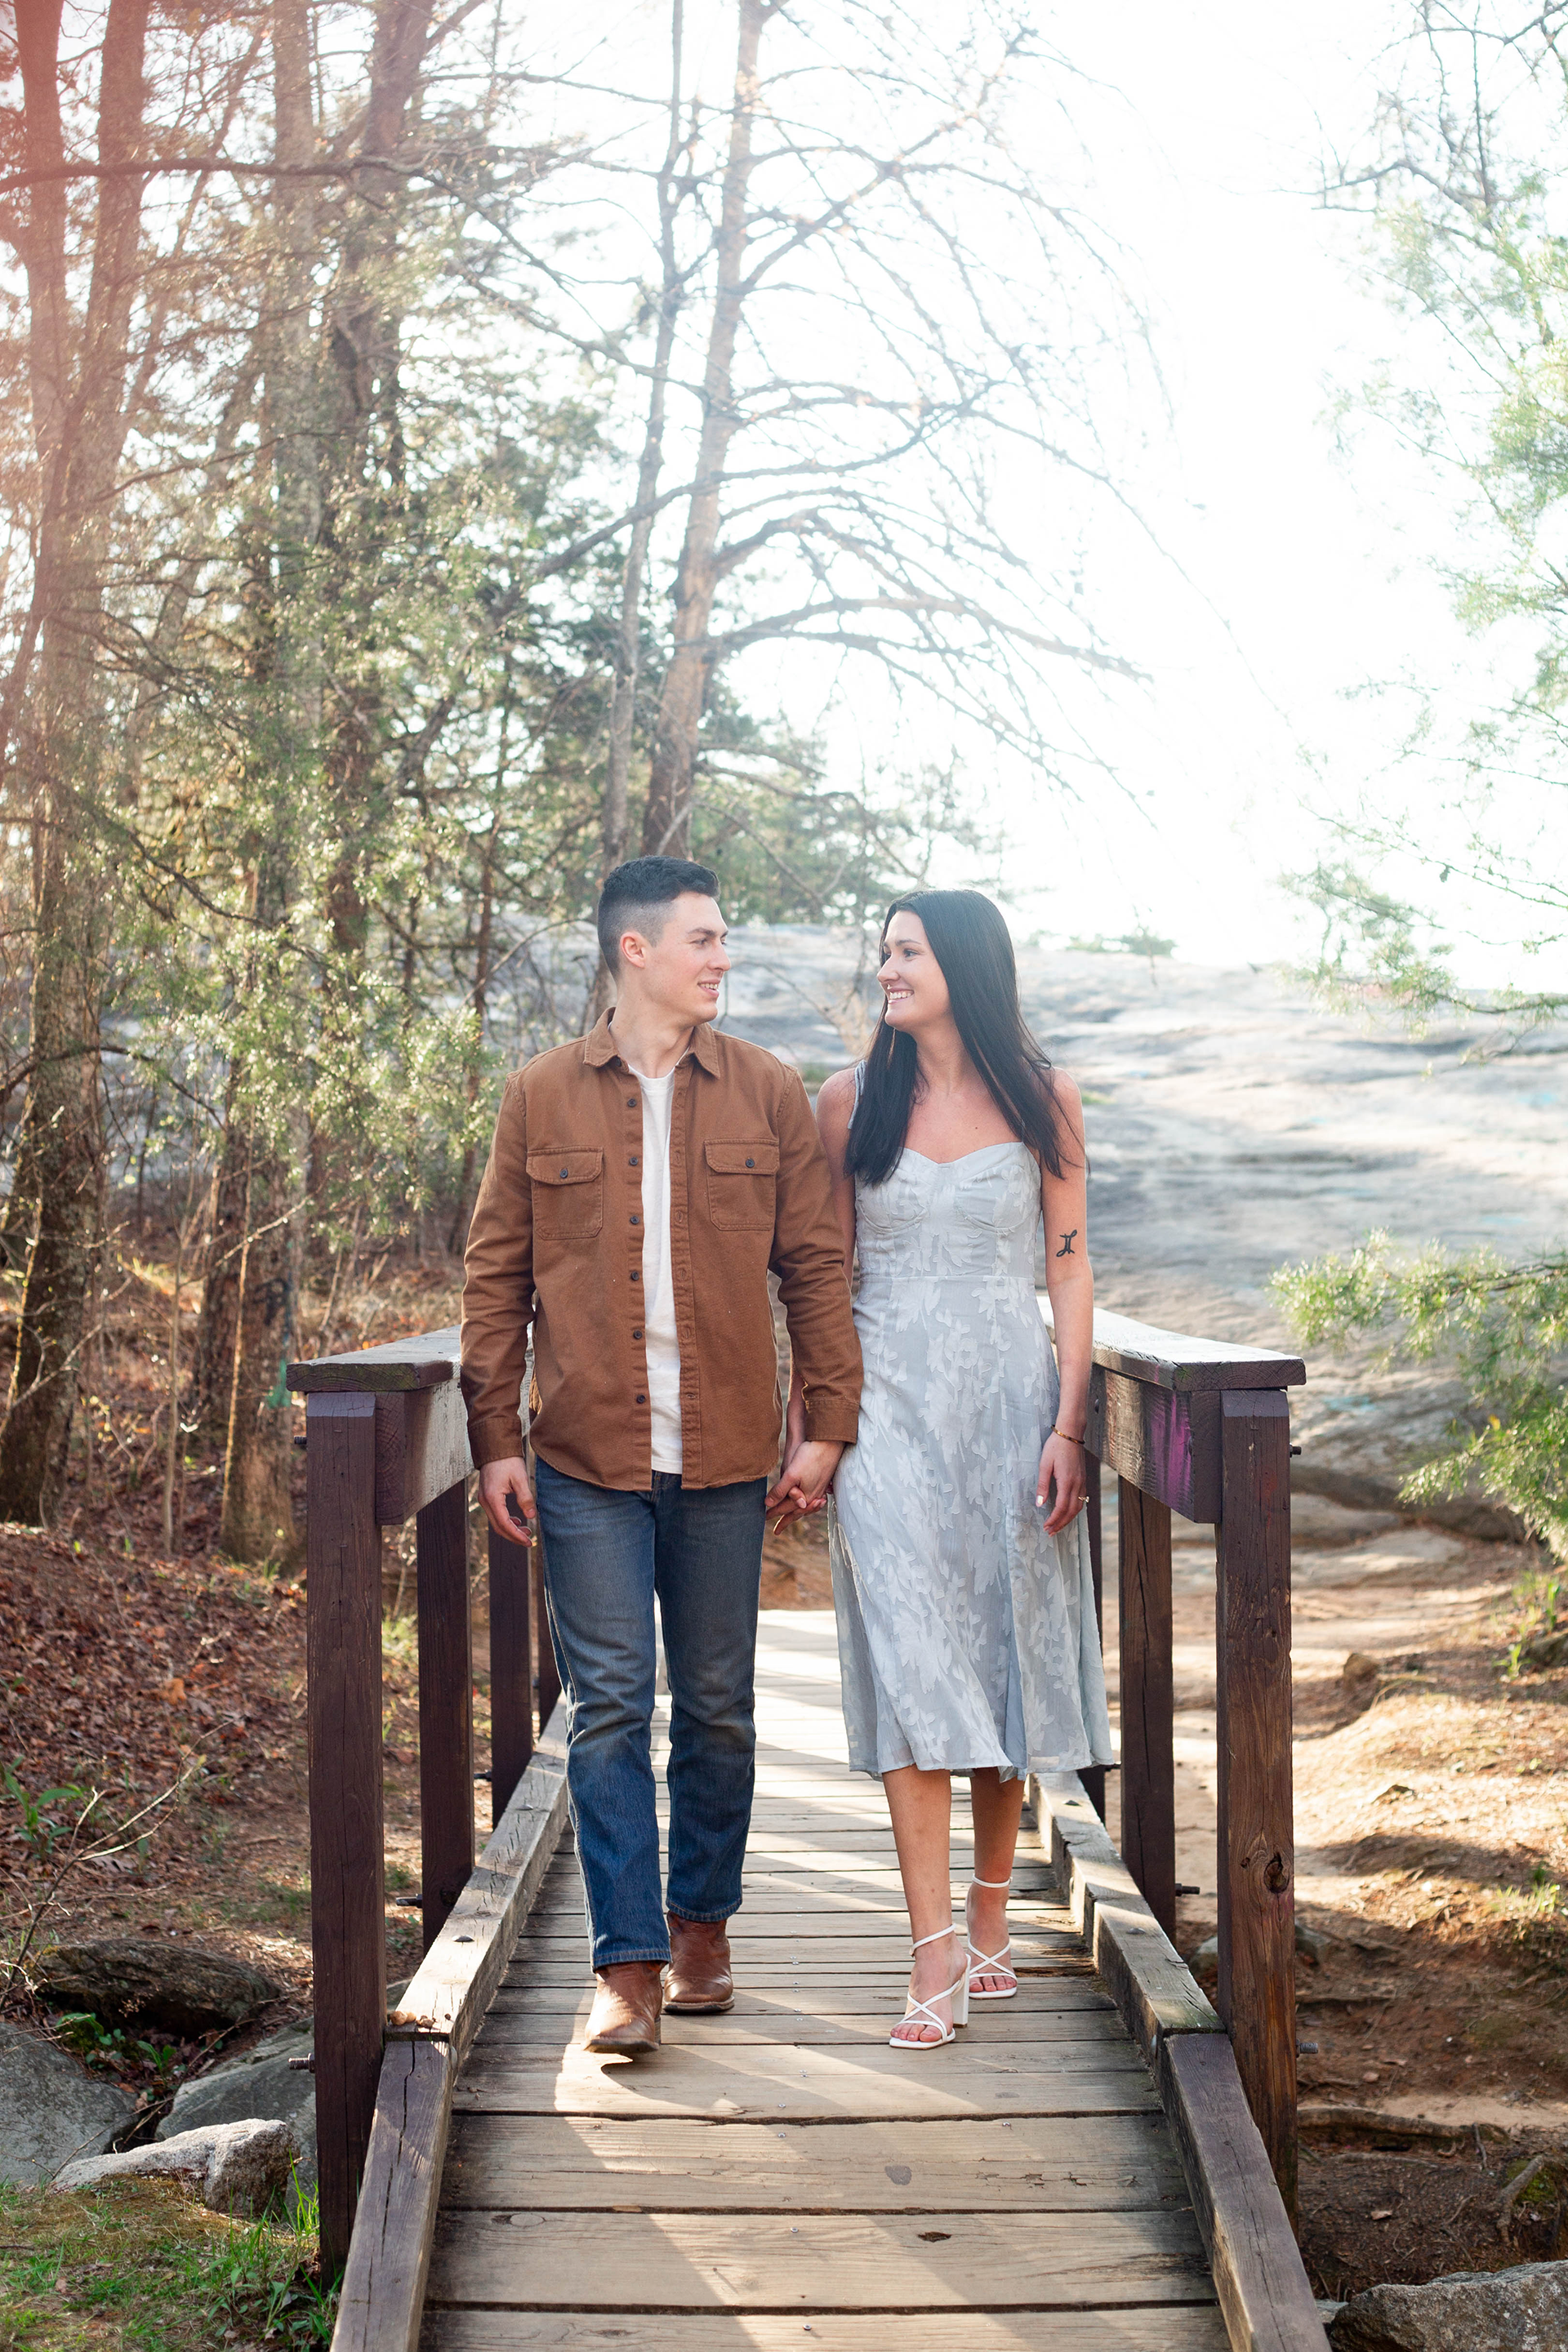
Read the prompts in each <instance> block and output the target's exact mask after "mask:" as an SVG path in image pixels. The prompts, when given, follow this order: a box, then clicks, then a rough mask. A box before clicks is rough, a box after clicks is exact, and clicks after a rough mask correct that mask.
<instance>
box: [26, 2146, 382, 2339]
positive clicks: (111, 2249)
mask: <svg viewBox="0 0 1568 2352" xmlns="http://www.w3.org/2000/svg"><path fill="white" fill-rule="evenodd" d="M336 2301H337V2297H336V2293H335V2290H326V2291H324V2290H323V2289H322V2287H321V2284H320V2283H319V2281H318V2278H317V2248H316V2234H315V2213H314V2204H313V2200H306V2201H304V2202H303V2203H302V2204H301V2206H300V2212H299V2216H298V2221H297V2224H290V2223H289V2222H287V2221H282V2220H272V2219H268V2220H263V2221H230V2220H228V2219H227V2218H226V2217H225V2216H224V2215H223V2214H220V2213H209V2212H208V2211H207V2210H206V2209H205V2206H203V2205H201V2204H199V2203H198V2202H196V2200H195V2199H193V2198H192V2197H191V2196H189V2195H188V2194H187V2193H186V2192H185V2191H184V2190H183V2189H180V2188H179V2187H178V2186H177V2185H176V2184H175V2183H174V2182H171V2181H166V2180H113V2181H105V2182H104V2183H102V2185H101V2186H100V2187H99V2188H96V2189H72V2190H69V2191H67V2192H63V2193H60V2192H57V2191H54V2190H52V2189H17V2188H15V2187H11V2186H7V2185H4V2184H0V2352H78V2347H86V2346H88V2345H91V2346H94V2347H105V2346H112V2347H117V2352H118V2347H125V2352H216V2347H219V2346H224V2347H233V2346H234V2345H235V2344H240V2345H246V2344H256V2345H259V2344H261V2343H262V2342H263V2341H267V2342H269V2343H272V2344H278V2345H281V2346H283V2347H300V2352H305V2347H310V2346H315V2345H325V2344H327V2343H329V2342H330V2341H331V2331H332V2323H333V2319H334V2317H335V2313H336Z"/></svg>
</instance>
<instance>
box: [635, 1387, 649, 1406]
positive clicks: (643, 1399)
mask: <svg viewBox="0 0 1568 2352" xmlns="http://www.w3.org/2000/svg"><path fill="white" fill-rule="evenodd" d="M637 1402H638V1404H647V1397H645V1396H644V1394H643V1392H642V1391H641V1389H639V1390H638V1391H637Z"/></svg>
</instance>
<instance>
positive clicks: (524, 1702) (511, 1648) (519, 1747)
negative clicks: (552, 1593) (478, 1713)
mask: <svg viewBox="0 0 1568 2352" xmlns="http://www.w3.org/2000/svg"><path fill="white" fill-rule="evenodd" d="M489 1538H490V1544H489V1576H490V1825H491V1827H492V1828H493V1827H494V1825H495V1824H496V1822H499V1821H500V1817H501V1815H502V1814H503V1813H504V1812H505V1811H506V1809H507V1807H508V1805H510V1802H511V1795H512V1790H514V1789H515V1788H516V1786H517V1784H518V1782H519V1781H520V1780H521V1778H522V1776H523V1774H524V1773H525V1772H526V1771H527V1769H528V1765H529V1759H530V1758H531V1756H532V1754H533V1659H532V1649H533V1644H532V1641H531V1637H530V1633H529V1622H528V1621H529V1559H528V1547H527V1545H526V1544H514V1543H508V1542H507V1540H506V1538H505V1537H504V1536H498V1535H497V1533H496V1531H495V1529H494V1528H491V1529H490V1531H489Z"/></svg>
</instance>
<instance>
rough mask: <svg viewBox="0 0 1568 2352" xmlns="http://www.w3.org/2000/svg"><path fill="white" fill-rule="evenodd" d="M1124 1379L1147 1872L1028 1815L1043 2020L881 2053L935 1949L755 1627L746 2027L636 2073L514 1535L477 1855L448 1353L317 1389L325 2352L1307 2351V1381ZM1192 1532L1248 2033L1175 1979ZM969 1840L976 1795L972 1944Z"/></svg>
mask: <svg viewBox="0 0 1568 2352" xmlns="http://www.w3.org/2000/svg"><path fill="white" fill-rule="evenodd" d="M1096 1365H1097V1369H1096V1372H1095V1375H1094V1383H1093V1398H1092V1404H1091V1420H1090V1432H1089V1433H1090V1438H1091V1442H1092V1444H1093V1445H1094V1448H1095V1452H1096V1454H1097V1456H1098V1457H1099V1459H1100V1460H1103V1461H1105V1462H1108V1463H1109V1464H1110V1465H1111V1466H1112V1467H1113V1468H1114V1469H1115V1470H1116V1471H1117V1472H1118V1474H1119V1476H1120V1480H1121V1486H1120V1510H1121V1578H1120V1595H1119V1606H1120V1612H1121V1722H1122V1763H1121V1770H1122V1776H1123V1779H1122V1803H1121V1818H1122V1822H1123V1825H1124V1826H1123V1841H1124V1844H1125V1847H1126V1854H1125V1858H1124V1857H1123V1856H1122V1855H1121V1854H1119V1853H1117V1851H1116V1850H1115V1848H1114V1847H1113V1846H1112V1844H1111V1843H1110V1839H1109V1838H1108V1836H1107V1834H1106V1832H1105V1830H1104V1827H1103V1825H1102V1821H1101V1818H1100V1816H1101V1813H1102V1811H1103V1792H1102V1785H1101V1786H1096V1785H1092V1783H1094V1782H1097V1781H1098V1782H1102V1776H1099V1775H1093V1776H1090V1775H1086V1776H1085V1779H1086V1780H1089V1781H1090V1783H1091V1785H1090V1786H1089V1787H1088V1788H1086V1787H1085V1786H1084V1785H1083V1784H1082V1783H1080V1782H1079V1780H1077V1779H1075V1778H1072V1777H1071V1776H1067V1777H1065V1778H1063V1779H1062V1780H1058V1781H1055V1782H1052V1783H1050V1784H1041V1783H1038V1782H1034V1783H1031V1787H1030V1792H1029V1793H1030V1814H1029V1816H1027V1817H1026V1829H1025V1832H1024V1837H1023V1840H1022V1842H1021V1844H1020V1850H1019V1860H1018V1867H1017V1870H1016V1874H1015V1880H1014V1885H1015V1890H1016V1892H1015V1899H1014V1904H1013V1908H1012V1911H1011V1915H1010V1916H1011V1926H1012V1931H1013V1938H1014V1950H1015V1956H1016V1960H1017V1963H1018V1967H1019V1972H1020V1978H1021V1990H1020V1994H1019V1998H1018V1999H1017V2000H1016V2001H1014V2002H1012V2003H1008V2004H1005V2005H1001V2006H998V2007H996V2008H994V2009H993V2010H991V2011H972V2017H973V2022H972V2023H971V2025H970V2026H969V2027H968V2028H967V2029H966V2030H965V2031H964V2032H963V2033H962V2034H961V2035H960V2036H959V2038H958V2041H957V2042H955V2043H954V2044H953V2045H952V2046H951V2047H946V2048H942V2049H939V2050H934V2051H931V2052H929V2053H920V2054H911V2053H907V2052H900V2051H896V2050H892V2049H889V2047H888V2046H887V2034H888V2030H889V2025H890V2023H891V2022H892V2021H894V2020H895V2019H896V2018H897V2016H898V2015H899V2013H900V2007H901V1994H902V1987H903V1984H904V1980H905V1977H906V1974H907V1969H908V1933H909V1930H908V1923H907V1920H906V1917H905V1914H904V1910H903V1904H902V1898H901V1895H900V1885H899V1878H898V1872H897V1867H896V1862H895V1857H894V1853H893V1844H892V1839H891V1835H890V1833H889V1827H888V1819H887V1811H886V1807H885V1804H884V1802H883V1801H882V1797H881V1793H880V1790H879V1789H878V1787H877V1785H876V1784H875V1782H873V1781H870V1780H865V1779H863V1778H855V1777H852V1776H851V1775H850V1774H849V1772H848V1770H847V1766H846V1763H845V1757H844V1746H843V1729H842V1723H841V1720H840V1717H839V1712H838V1682H837V1652H836V1645H835V1641H834V1634H833V1628H832V1623H831V1621H830V1620H829V1619H828V1618H826V1616H824V1615H820V1614H817V1613H815V1612H772V1613H770V1614H768V1615H766V1616H764V1619H763V1634H762V1641H761V1644H760V1649H759V1658H758V1692H757V1696H758V1741H759V1748H758V1780H757V1801H756V1809H755V1813H754V1817H753V1825H752V1838H751V1843H750V1847H749V1850H748V1857H747V1868H746V1879H745V1895H744V1902H743V1906H742V1911H741V1913H740V1914H739V1916H738V1917H737V1919H736V1920H735V1921H734V1922H733V1924H732V1930H731V1933H732V1942H733V1948H734V1952H735V1962H736V1977H737V1999H736V2003H735V2007H734V2009H733V2010H732V2011H731V2012H730V2013H729V2014H728V2015H726V2016H722V2017H712V2018H688V2019H673V2018H672V2019H667V2021H666V2026H665V2042H664V2047H663V2048H662V2050H661V2051H659V2052H658V2053H656V2054H654V2055H652V2056H650V2057H647V2058H644V2059H640V2060H637V2061H625V2060H616V2059H604V2058H599V2057H595V2056H593V2055H591V2054H590V2053H586V2052H584V2050H583V2049H582V2048H581V2046H580V2044H581V2033H582V2026H583V2022H584V2019H585V2017H586V2014H587V2007H588V2000H589V1996H590V1991H591V1985H592V1979H591V1977H590V1974H589V1971H588V1966H587V1958H586V1938H585V1934H584V1922H583V1914H582V1896H581V1889H580V1885H579V1882H578V1876H577V1869H576V1862H575V1857H574V1853H573V1851H572V1841H571V1832H570V1827H569V1824H568V1822H567V1817H566V1802H565V1787H564V1745H565V1723H564V1710H563V1706H561V1705H560V1704H559V1703H558V1685H557V1684H556V1681H555V1675H554V1665H553V1661H552V1658H551V1655H550V1652H549V1646H548V1643H547V1642H545V1643H540V1642H539V1641H538V1639H537V1629H538V1627H539V1626H540V1625H542V1622H543V1618H542V1609H541V1607H540V1602H541V1599H542V1594H541V1591H540V1583H539V1570H538V1564H537V1560H535V1561H533V1562H532V1563H531V1560H530V1556H529V1554H528V1553H526V1552H524V1551H521V1550H519V1549H517V1548H516V1547H514V1546H512V1545H510V1544H505V1543H501V1542H500V1541H498V1540H497V1539H496V1538H493V1537H492V1538H490V1546H489V1608H490V1660H491V1706H492V1718H493V1738H492V1748H493V1759H494V1760H493V1767H492V1778H491V1791H492V1800H493V1803H494V1818H495V1827H494V1829H493V1832H492V1833H491V1836H490V1839H489V1843H488V1844H487V1846H486V1847H485V1849H484V1852H483V1853H481V1854H480V1855H479V1858H478V1860H477V1862H476V1860H475V1856H474V1850H473V1847H474V1830H473V1806H472V1789H473V1780H472V1763H473V1759H472V1744H471V1735H470V1727H469V1723H470V1718H469V1698H470V1694H471V1689H472V1678H471V1660H470V1644H469V1632H468V1568H467V1559H466V1526H467V1518H466V1486H465V1481H466V1477H467V1475H468V1466H469V1465H468V1454H467V1444H466V1438H465V1435H464V1431H463V1418H462V1408H461V1400H460V1397H459V1395H458V1387H457V1379H456V1374H457V1335H456V1333H455V1332H452V1331H444V1332H434V1333H429V1334H426V1335H424V1336H423V1337H422V1338H420V1339H416V1340H403V1341H399V1342H397V1343H395V1345H393V1346H391V1347H388V1348H376V1349H366V1350H364V1351H363V1353H361V1354H359V1355H354V1356H344V1357H329V1358H325V1359H321V1360H318V1361H316V1362H311V1363H304V1364H298V1365H295V1366H294V1367H292V1368H291V1370H290V1373H289V1381H290V1384H291V1385H292V1386H293V1387H294V1388H296V1389H298V1390H302V1391H306V1393H307V1396H308V1423H307V1425H308V1431H309V1435H308V1446H309V1498H310V1499H309V1510H310V1521H309V1538H308V1540H309V1581H308V1591H309V1643H310V1657H309V1664H310V1685H309V1705H310V1797H311V1883H312V1936H313V1941H314V1950H315V2000H316V2034H315V2040H316V2084H317V2112H318V2133H319V2146H320V2156H321V2230H322V2248H323V2253H324V2255H325V2257H326V2259H327V2260H328V2261H329V2262H330V2263H331V2262H339V2261H341V2262H343V2263H345V2264H346V2267H345V2272H344V2279H343V2294H342V2311H341V2316H340V2319H339V2323H338V2330H337V2336H336V2338H335V2344H336V2347H338V2352H415V2347H417V2346H420V2345H423V2346H424V2347H426V2352H543V2347H572V2352H586V2347H605V2352H609V2348H610V2347H615V2352H624V2348H625V2347H638V2352H678V2347H679V2352H731V2347H734V2352H740V2347H752V2348H753V2352H782V2347H784V2346H785V2345H789V2346H808V2345H811V2344H816V2345H820V2346H823V2347H833V2352H893V2347H908V2352H1004V2347H1016V2352H1080V2347H1081V2352H1098V2347H1121V2352H1221V2347H1252V2348H1253V2352H1323V2345H1324V2337H1323V2332H1322V2328H1321V2324H1320V2322H1319V2319H1318V2315H1317V2313H1316V2309H1315V2306H1314V2304H1313V2301H1312V2296H1311V2293H1310V2286H1309V2284H1308V2282H1307V2278H1306V2275H1305V2273H1304V2271H1303V2269H1302V2267H1301V2263H1300V2256H1299V2254H1298V2252H1297V2250H1296V2243H1295V2239H1294V2236H1293V2234H1292V2231H1291V2225H1290V2218H1289V2215H1290V2210H1291V2209H1292V2208H1293V2204H1294V2189H1295V2014H1294V2012H1295V1999H1294V1931H1293V1921H1292V1912H1291V1893H1290V1889H1291V1879H1292V1848H1291V1837H1290V1717H1289V1414H1288V1409H1287V1401H1286V1395H1285V1391H1286V1387H1287V1386H1288V1385H1289V1384H1290V1383H1292V1382H1294V1381H1300V1379H1301V1378H1302V1377H1303V1374H1302V1368H1301V1366H1300V1363H1299V1362H1297V1361H1296V1360H1294V1359H1290V1358H1287V1357H1281V1356H1278V1355H1272V1354H1264V1353H1261V1352H1258V1351H1247V1350H1241V1349H1230V1348H1226V1347H1221V1346H1219V1345H1217V1344H1215V1343H1208V1342H1205V1341H1202V1340H1192V1339H1178V1338H1175V1337H1174V1336H1173V1335H1171V1334H1169V1333H1165V1332H1159V1331H1154V1330H1152V1329H1149V1328H1145V1327H1143V1326H1141V1325H1136V1324H1129V1323H1127V1322H1124V1321H1122V1320H1121V1318H1115V1317H1110V1316H1106V1315H1101V1316H1100V1317H1099V1318H1097V1324H1096ZM1091 1493H1092V1496H1093V1500H1092V1503H1091V1521H1090V1534H1091V1544H1092V1548H1093V1550H1094V1553H1095V1556H1096V1569H1097V1581H1098V1562H1099V1549H1100V1547H1099V1527H1098V1508H1099V1497H1098V1477H1096V1478H1095V1479H1094V1480H1093V1481H1092V1482H1091ZM1173 1509H1175V1510H1177V1511H1180V1512H1182V1513H1184V1515H1185V1516H1187V1517H1193V1518H1196V1519H1199V1520H1205V1521H1211V1522H1213V1523H1214V1524H1215V1528H1216V1532H1217V1554H1218V1570H1219V1573H1218V1609H1217V1621H1216V1626H1217V1630H1216V1639H1217V1653H1216V1678H1217V1686H1218V1700H1219V1753H1220V1788H1219V1795H1220V1822H1219V1841H1218V1853H1217V1856H1216V1867H1217V1871H1218V1881H1217V1884H1218V1889H1219V1895H1220V1956H1221V1970H1220V1991H1219V2013H1217V2014H1216V2012H1215V2010H1214V2009H1212V2008H1211V2007H1210V2005H1209V2003H1208V2001H1207V2000H1205V1997H1204V1995H1203V1993H1202V1992H1201V1991H1200V1990H1199V1989H1198V1987H1197V1986H1196V1985H1195V1984H1194V1981H1193V1979H1192V1978H1191V1976H1190V1975H1189V1974H1188V1972H1187V1970H1186V1969H1185V1968H1184V1965H1183V1963H1182V1962H1181V1960H1180V1958H1178V1956H1177V1954H1176V1952H1175V1950H1174V1948H1173V1945H1172V1944H1171V1942H1170V1937H1169V1931H1170V1928H1171V1927H1172V1926H1173V1912H1174V1902H1175V1884H1174V1822H1173V1762H1172V1741H1171V1731H1172V1690H1171V1580H1170V1513H1171V1511H1172V1510H1173ZM414 1513H417V1515H418V1586H417V1594H418V1600H417V1605H418V1622H419V1654H420V1730H421V1755H420V1770H421V1823H422V1835H423V1840H424V1902H425V1931H426V1957H425V1960H424V1963H423V1965H422V1966H421V1968H420V1969H419V1971H418V1974H417V1975H416V1977H415V1979H414V1980H413V1982H412V1983H411V1984H410V1986H409V1987H408V1990H407V1991H406V1993H405V1997H404V2000H403V2003H402V2005H401V2007H399V2008H398V2009H397V2010H395V2011H393V2012H392V2013H391V2014H390V2015H388V2013H387V2011H386V2007H385V1914H384V1892H383V1857H382V1818H381V1679H380V1677H381V1666H380V1656H381V1653H380V1606H381V1603H380V1595H381V1579H380V1572H379V1549H380V1530H381V1528H383V1527H384V1526H387V1525H395V1524H398V1523H400V1522H402V1521H403V1520H405V1518H406V1517H409V1516H410V1515H411V1514H414ZM531 1603H532V1606H531ZM966 1810H967V1809H966V1807H965V1806H964V1805H963V1798H962V1791H960V1792H959V1797H958V1801H957V1802H956V1803H955V1808H954V1813H955V1819H954V1839H953V1864H954V1872H955V1881H954V1907H955V1912H957V1913H958V1914H959V1916H962V1908H961V1906H962V1902H963V1884H964V1881H965V1879H966V1877H967V1874H968V1862H969V1853H968V1824H967V1821H966V1819H964V1818H963V1816H964V1815H965V1813H966ZM1226 2021H1228V2031H1227V2023H1226Z"/></svg>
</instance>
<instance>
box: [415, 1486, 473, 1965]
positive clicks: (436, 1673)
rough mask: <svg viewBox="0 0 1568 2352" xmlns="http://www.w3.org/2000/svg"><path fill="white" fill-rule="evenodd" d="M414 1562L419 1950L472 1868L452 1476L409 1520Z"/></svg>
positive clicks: (463, 1594)
mask: <svg viewBox="0 0 1568 2352" xmlns="http://www.w3.org/2000/svg"><path fill="white" fill-rule="evenodd" d="M415 1525H416V1529H417V1534H416V1557H417V1559H418V1563H419V1842H420V1853H421V1861H420V1871H421V1877H420V1886H421V1891H422V1894H423V1896H424V1902H423V1913H424V1922H425V1948H426V1951H428V1950H429V1948H430V1946H431V1944H432V1943H433V1942H434V1940H435V1938H436V1937H437V1934H438V1933H439V1932H440V1929H441V1927H442V1926H443V1925H444V1923H445V1921H446V1917H447V1912H448V1911H450V1909H451V1907H452V1906H453V1904H454V1903H455V1902H456V1901H457V1899H458V1895H460V1894H461V1893H462V1891H463V1889H464V1887H465V1886H466V1885H468V1874H469V1872H470V1871H471V1870H472V1869H473V1866H474V1723H473V1690H474V1655H473V1642H472V1637H471V1630H470V1624H469V1612H468V1491H467V1486H466V1485H465V1483H464V1482H463V1481H462V1480H459V1481H458V1484H457V1485H456V1486H448V1487H447V1491H446V1493H445V1494H444V1495H437V1497H436V1499H435V1501H434V1502H433V1503H426V1506H425V1507H424V1509H423V1510H422V1511H421V1512H420V1513H419V1516H418V1518H417V1519H416V1522H415Z"/></svg>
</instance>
